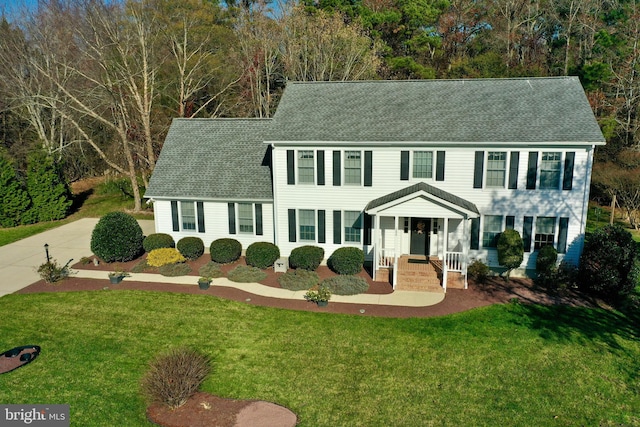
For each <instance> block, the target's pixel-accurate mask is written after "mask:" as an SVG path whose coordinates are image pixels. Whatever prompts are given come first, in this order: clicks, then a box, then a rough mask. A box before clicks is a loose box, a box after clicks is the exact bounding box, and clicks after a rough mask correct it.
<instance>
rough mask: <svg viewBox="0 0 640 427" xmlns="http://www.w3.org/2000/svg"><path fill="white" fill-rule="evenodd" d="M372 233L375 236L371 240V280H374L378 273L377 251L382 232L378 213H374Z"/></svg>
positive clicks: (380, 243) (380, 242)
mask: <svg viewBox="0 0 640 427" xmlns="http://www.w3.org/2000/svg"><path fill="white" fill-rule="evenodd" d="M372 234H373V235H374V236H375V237H374V238H373V239H372V240H373V242H371V243H373V251H372V252H373V281H374V282H375V281H376V279H377V275H378V267H379V265H378V264H379V262H378V251H379V250H380V247H381V245H382V234H381V233H380V220H379V216H378V215H374V217H373V232H372Z"/></svg>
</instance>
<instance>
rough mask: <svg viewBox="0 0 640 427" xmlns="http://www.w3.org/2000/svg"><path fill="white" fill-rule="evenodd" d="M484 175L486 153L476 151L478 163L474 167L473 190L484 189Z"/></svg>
mask: <svg viewBox="0 0 640 427" xmlns="http://www.w3.org/2000/svg"><path fill="white" fill-rule="evenodd" d="M483 173H484V151H476V161H475V166H474V167H473V188H482V174H483Z"/></svg>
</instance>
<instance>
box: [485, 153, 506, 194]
mask: <svg viewBox="0 0 640 427" xmlns="http://www.w3.org/2000/svg"><path fill="white" fill-rule="evenodd" d="M506 175H507V153H506V152H504V151H489V153H488V155H487V187H502V188H504V182H505V177H506Z"/></svg>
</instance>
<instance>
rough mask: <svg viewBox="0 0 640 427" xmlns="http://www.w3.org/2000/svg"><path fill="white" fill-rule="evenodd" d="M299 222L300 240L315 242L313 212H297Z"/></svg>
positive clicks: (314, 216) (302, 210) (314, 217)
mask: <svg viewBox="0 0 640 427" xmlns="http://www.w3.org/2000/svg"><path fill="white" fill-rule="evenodd" d="M298 217H299V218H298V221H299V222H300V240H309V241H315V240H316V215H315V211H314V210H306V209H301V210H299V211H298Z"/></svg>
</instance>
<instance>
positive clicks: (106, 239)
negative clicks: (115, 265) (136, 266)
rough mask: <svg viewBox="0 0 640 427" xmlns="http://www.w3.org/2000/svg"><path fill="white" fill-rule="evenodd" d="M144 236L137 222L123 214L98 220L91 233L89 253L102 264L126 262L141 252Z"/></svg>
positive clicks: (111, 213)
mask: <svg viewBox="0 0 640 427" xmlns="http://www.w3.org/2000/svg"><path fill="white" fill-rule="evenodd" d="M143 239H144V236H143V234H142V229H141V228H140V225H139V224H138V221H136V219H135V218H134V217H132V216H131V215H129V214H126V213H124V212H110V213H108V214H106V215H105V216H103V217H102V218H100V221H98V223H97V224H96V227H95V228H94V229H93V232H92V233H91V251H92V252H93V253H94V254H95V255H97V256H98V257H99V258H101V259H102V260H103V261H104V262H115V261H117V262H126V261H131V260H132V259H136V258H137V257H138V256H140V255H141V254H142V252H143V250H144V249H143V247H142V241H143Z"/></svg>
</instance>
